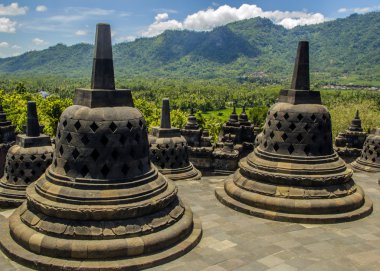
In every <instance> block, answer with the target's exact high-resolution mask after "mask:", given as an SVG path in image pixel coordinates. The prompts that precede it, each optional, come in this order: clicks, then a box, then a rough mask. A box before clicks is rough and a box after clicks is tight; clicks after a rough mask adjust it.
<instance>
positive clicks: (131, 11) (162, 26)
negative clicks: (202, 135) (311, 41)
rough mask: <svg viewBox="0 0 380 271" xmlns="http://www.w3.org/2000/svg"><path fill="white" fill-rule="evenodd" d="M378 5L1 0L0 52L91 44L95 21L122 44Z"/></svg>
mask: <svg viewBox="0 0 380 271" xmlns="http://www.w3.org/2000/svg"><path fill="white" fill-rule="evenodd" d="M379 10H380V0H372V1H371V0H345V1H343V0H318V1H309V0H304V1H299V0H286V1H285V0H259V1H247V0H246V1H240V0H234V1H232V0H230V1H222V0H215V1H208V0H192V1H189V0H159V1H158V0H139V1H136V0H65V1H61V0H59V1H58V0H36V1H34V0H20V1H16V0H13V1H1V0H0V57H7V56H14V55H18V54H21V53H23V52H26V51H30V50H41V49H44V48H47V47H49V46H53V45H55V44H57V43H64V44H67V45H71V44H75V43H80V42H86V43H93V40H94V30H95V25H96V23H97V22H107V23H110V24H111V26H112V32H113V33H112V34H113V37H112V38H113V42H114V43H119V42H123V41H131V40H134V39H135V38H138V37H144V36H145V37H150V36H155V35H158V34H160V33H162V32H163V31H165V30H166V29H190V30H195V31H207V30H211V29H213V28H214V27H216V26H220V25H224V24H227V23H229V22H233V21H237V20H241V19H249V18H253V17H257V16H261V17H267V18H269V19H271V20H272V21H273V22H274V23H276V24H279V25H282V26H284V27H286V28H292V27H295V26H297V25H304V24H315V23H321V22H324V21H327V20H333V19H336V18H340V17H346V16H348V15H349V14H351V13H355V12H356V13H366V12H370V11H379Z"/></svg>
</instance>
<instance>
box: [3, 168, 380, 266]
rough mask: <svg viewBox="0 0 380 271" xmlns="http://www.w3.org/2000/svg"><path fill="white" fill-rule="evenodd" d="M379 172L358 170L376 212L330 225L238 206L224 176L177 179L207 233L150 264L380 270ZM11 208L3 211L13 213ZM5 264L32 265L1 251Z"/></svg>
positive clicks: (181, 191) (360, 179)
mask: <svg viewBox="0 0 380 271" xmlns="http://www.w3.org/2000/svg"><path fill="white" fill-rule="evenodd" d="M379 177H380V175H367V174H362V173H360V174H355V180H356V181H357V183H359V184H360V185H361V186H362V187H363V188H364V190H365V192H366V193H367V195H368V196H369V197H370V198H371V199H372V201H373V203H374V212H373V213H372V215H370V216H369V217H367V218H364V219H361V220H358V221H354V222H348V223H341V224H327V225H305V224H293V223H285V222H274V221H270V220H264V219H260V218H256V217H251V216H248V215H245V214H242V213H239V212H236V211H233V210H231V209H229V208H227V207H225V206H224V205H222V204H221V203H219V202H218V201H217V200H216V198H215V196H214V189H215V187H217V186H221V185H222V184H223V179H224V177H205V178H202V180H201V181H180V182H177V184H178V187H179V191H180V192H179V193H180V195H181V197H182V199H183V200H184V201H186V202H187V203H188V204H189V205H190V206H191V208H192V210H193V211H194V213H196V214H197V215H198V216H199V217H200V218H201V220H202V224H203V238H202V240H201V242H200V243H199V244H198V246H197V247H196V248H195V249H193V250H192V251H191V252H189V253H188V254H186V255H185V256H183V257H181V258H178V259H177V260H175V261H173V262H170V263H167V264H164V265H162V266H159V267H155V268H152V269H149V270H158V271H167V270H180V271H189V270H191V271H192V270H196V271H198V270H202V271H225V270H236V271H248V270H249V271H259V270H268V271H269V270H270V271H295V270H303V271H312V270H313V271H314V270H315V271H324V270H334V271H340V270H344V271H350V270H365V271H371V270H380V186H379V185H378V184H377V181H378V179H379ZM11 212H12V211H11V210H8V211H2V212H0V214H3V215H5V216H8V215H9V214H10V213H11ZM0 238H1V236H0ZM0 270H1V271H8V270H9V271H10V270H29V269H27V268H25V267H21V266H19V265H18V264H16V263H14V262H12V261H10V260H8V259H6V258H5V256H4V255H2V254H1V255H0Z"/></svg>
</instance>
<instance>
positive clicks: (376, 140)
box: [351, 128, 380, 173]
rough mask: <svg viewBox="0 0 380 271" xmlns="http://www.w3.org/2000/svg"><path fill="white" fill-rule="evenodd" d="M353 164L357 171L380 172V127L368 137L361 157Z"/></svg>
mask: <svg viewBox="0 0 380 271" xmlns="http://www.w3.org/2000/svg"><path fill="white" fill-rule="evenodd" d="M351 166H352V168H353V169H354V170H355V171H363V172H373V173H379V172H380V128H377V129H376V131H375V133H374V134H370V135H369V136H368V137H367V139H366V141H365V142H364V146H363V150H362V153H361V155H360V157H359V158H357V159H356V160H355V161H354V162H352V163H351Z"/></svg>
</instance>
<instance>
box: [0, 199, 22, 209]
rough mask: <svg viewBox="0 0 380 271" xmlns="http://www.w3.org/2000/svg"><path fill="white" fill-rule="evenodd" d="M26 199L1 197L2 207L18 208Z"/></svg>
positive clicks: (0, 204)
mask: <svg viewBox="0 0 380 271" xmlns="http://www.w3.org/2000/svg"><path fill="white" fill-rule="evenodd" d="M25 200H26V199H22V200H21V199H12V198H5V197H0V208H16V207H19V206H20V205H21V204H22V203H23V202H24V201H25Z"/></svg>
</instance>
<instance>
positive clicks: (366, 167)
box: [351, 158, 380, 173]
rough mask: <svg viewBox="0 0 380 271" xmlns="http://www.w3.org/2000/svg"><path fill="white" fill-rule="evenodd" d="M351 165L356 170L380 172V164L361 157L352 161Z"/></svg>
mask: <svg viewBox="0 0 380 271" xmlns="http://www.w3.org/2000/svg"><path fill="white" fill-rule="evenodd" d="M351 167H352V169H353V170H354V171H356V172H370V173H378V172H380V164H375V163H368V162H365V161H363V160H361V159H360V158H359V159H357V160H356V161H354V162H352V163H351Z"/></svg>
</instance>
